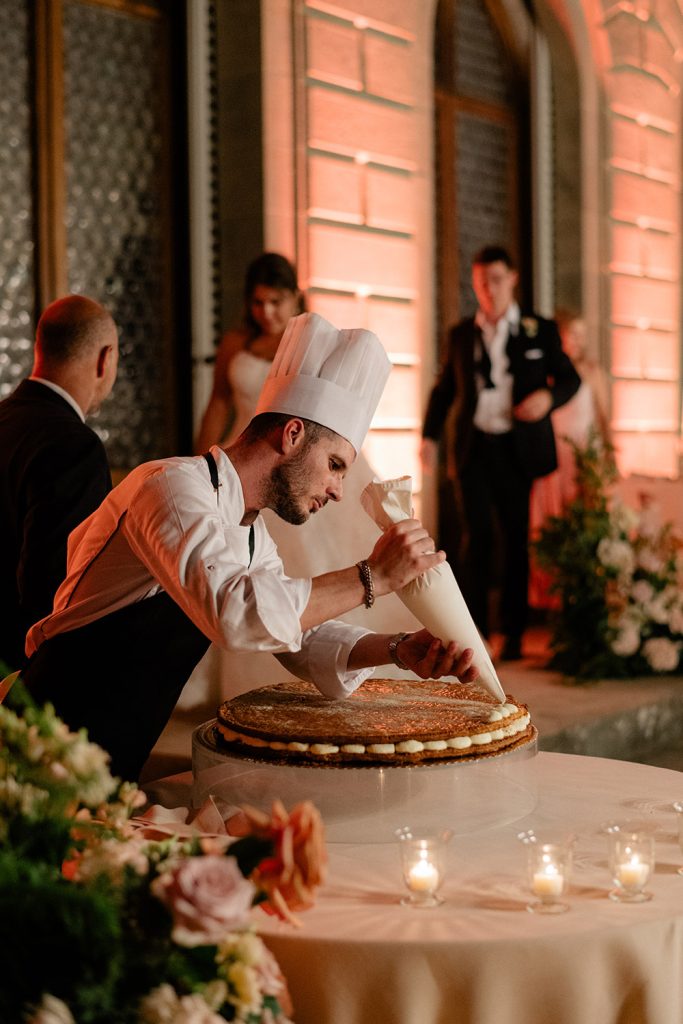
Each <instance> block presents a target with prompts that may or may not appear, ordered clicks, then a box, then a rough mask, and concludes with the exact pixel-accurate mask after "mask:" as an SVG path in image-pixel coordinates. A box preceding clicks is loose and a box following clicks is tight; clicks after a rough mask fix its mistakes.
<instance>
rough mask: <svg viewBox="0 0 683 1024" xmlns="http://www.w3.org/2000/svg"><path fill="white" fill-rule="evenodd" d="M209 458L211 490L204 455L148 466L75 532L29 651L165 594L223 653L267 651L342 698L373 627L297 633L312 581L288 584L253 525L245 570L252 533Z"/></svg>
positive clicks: (227, 470)
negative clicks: (356, 654) (352, 657)
mask: <svg viewBox="0 0 683 1024" xmlns="http://www.w3.org/2000/svg"><path fill="white" fill-rule="evenodd" d="M212 452H213V456H214V458H215V460H216V465H217V468H218V477H219V483H220V486H219V488H218V491H217V492H216V491H215V490H214V489H213V487H212V485H211V480H210V477H209V470H208V466H207V464H206V460H205V459H204V457H203V456H197V457H195V458H180V457H178V458H171V459H162V460H157V461H155V462H147V463H144V464H143V465H141V466H138V467H137V468H136V469H134V470H133V471H132V472H131V473H130V474H129V475H128V476H127V477H126V478H125V479H124V480H123V481H122V483H120V484H119V485H118V487H115V488H114V490H113V491H111V492H110V493H109V495H108V496H107V497H106V498H105V499H104V501H103V502H102V504H101V505H100V507H99V508H98V509H97V510H96V511H95V512H93V513H92V515H91V516H89V517H88V518H87V519H86V520H85V521H84V522H83V523H81V524H80V526H78V527H76V529H75V530H73V531H72V533H71V534H70V535H69V540H68V553H67V575H66V579H65V580H64V582H63V583H62V585H61V586H60V588H59V590H58V591H57V594H56V595H55V600H54V606H53V611H52V612H51V614H50V615H48V616H46V617H45V618H44V619H42V620H41V621H40V622H38V623H36V624H35V625H34V626H32V627H31V629H30V630H29V633H28V636H27V638H26V653H27V654H28V655H29V656H30V655H31V654H33V653H34V652H35V651H36V650H37V649H38V648H39V647H40V645H41V644H42V642H43V641H44V640H46V639H47V638H49V637H52V636H55V635H56V634H59V633H64V632H68V631H69V630H72V629H77V628H78V627H79V626H83V625H86V624H87V623H88V622H93V621H94V620H96V619H99V618H101V617H102V616H103V615H107V614H109V613H111V612H115V611H117V610H118V609H119V608H124V607H126V606H127V605H129V604H132V603H133V602H134V601H142V600H144V599H145V598H148V597H152V596H153V595H154V594H157V593H159V592H160V591H162V590H164V591H166V592H167V593H168V594H169V596H170V597H171V598H173V600H174V601H175V602H176V603H177V604H178V605H180V607H181V608H182V609H183V611H184V612H185V613H186V614H187V615H188V617H189V618H190V619H191V620H192V621H193V622H194V623H195V625H196V626H197V627H198V628H199V629H201V631H202V632H203V633H204V634H205V635H206V636H207V637H208V638H209V639H210V640H211V641H212V642H213V643H215V644H218V646H220V647H223V648H226V649H227V650H233V651H235V650H237V651H239V650H243V651H269V652H271V653H272V654H275V655H276V656H277V658H278V659H279V660H280V661H281V663H282V664H283V665H284V667H285V668H286V669H287V670H288V671H289V672H292V673H293V674H294V675H296V676H299V677H300V678H302V679H306V680H309V681H310V682H312V683H314V684H315V686H317V688H318V689H319V690H320V692H321V693H322V694H324V695H325V696H326V697H330V698H338V697H344V696H347V695H348V694H349V693H352V692H353V691H354V690H355V689H356V688H357V687H358V686H360V684H361V683H362V682H363V681H364V680H365V679H367V678H368V676H370V675H371V674H372V672H373V669H372V668H366V669H362V670H359V671H356V672H348V671H347V668H346V666H347V664H348V657H349V653H350V651H351V649H352V648H353V647H354V645H355V644H356V643H357V641H358V640H359V639H360V638H361V637H362V636H365V635H366V634H367V633H369V632H370V630H367V629H364V628H363V627H361V626H352V625H349V624H347V623H344V622H338V621H336V620H330V621H329V622H326V623H323V624H322V625H321V626H316V627H314V628H313V629H309V630H307V631H306V632H305V633H302V631H301V624H300V617H301V614H302V613H303V611H304V609H305V607H306V605H307V603H308V599H309V596H310V592H311V581H310V579H298V580H297V579H290V578H289V577H287V576H285V574H284V570H283V567H282V562H281V560H280V557H279V555H278V553H277V549H276V547H275V543H274V541H273V540H272V538H271V536H270V534H269V533H268V530H267V529H266V526H265V524H264V522H263V520H262V519H261V517H260V516H259V517H257V519H256V521H255V522H254V554H253V558H252V560H251V564H250V563H249V527H248V526H240V525H239V523H240V521H241V519H242V517H243V515H244V510H245V505H244V496H243V493H242V485H241V482H240V479H239V476H238V474H237V472H236V470H235V468H234V466H233V465H232V463H231V461H230V459H229V458H228V456H227V455H226V454H225V452H224V451H223V449H222V448H219V447H217V446H216V447H213V448H212ZM122 640H125V638H122ZM102 653H103V657H107V656H113V655H114V652H106V651H104V652H102ZM131 653H134V652H131ZM96 671H97V669H96V666H93V672H94V673H95V674H96Z"/></svg>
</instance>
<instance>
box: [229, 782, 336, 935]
mask: <svg viewBox="0 0 683 1024" xmlns="http://www.w3.org/2000/svg"><path fill="white" fill-rule="evenodd" d="M243 811H244V814H245V816H246V818H247V821H248V822H249V827H250V831H251V832H252V833H253V834H254V835H257V836H259V837H261V838H263V839H270V840H271V841H272V842H273V844H274V851H273V855H272V856H271V857H267V858H266V859H265V860H263V861H261V863H260V864H259V865H258V867H257V868H256V869H255V870H254V872H253V873H252V875H251V879H252V881H253V882H254V885H255V886H256V887H257V888H258V889H260V890H261V891H262V892H264V893H265V894H266V901H265V902H264V903H261V904H260V905H261V906H262V907H263V909H264V910H265V911H266V913H268V914H274V915H276V916H277V917H279V918H281V919H282V920H284V921H289V922H290V924H294V925H299V921H298V920H297V919H296V917H294V915H293V913H292V911H294V910H306V909H307V908H308V907H312V906H313V902H314V899H313V896H314V893H315V890H316V889H317V887H318V886H319V885H320V884H321V883H322V882H323V880H324V874H325V866H326V864H327V851H326V849H325V834H324V826H323V823H322V819H321V817H320V814H319V813H318V811H317V809H316V808H315V807H314V806H313V804H312V803H310V801H308V800H306V801H304V802H303V803H300V804H297V805H296V807H293V808H292V810H291V811H290V813H289V814H288V813H287V811H286V810H285V808H284V806H283V805H282V803H281V802H280V801H279V800H276V801H275V802H274V803H273V807H272V811H271V816H270V818H269V817H268V815H267V814H264V813H263V812H262V811H257V810H256V809H255V808H254V807H244V808H243Z"/></svg>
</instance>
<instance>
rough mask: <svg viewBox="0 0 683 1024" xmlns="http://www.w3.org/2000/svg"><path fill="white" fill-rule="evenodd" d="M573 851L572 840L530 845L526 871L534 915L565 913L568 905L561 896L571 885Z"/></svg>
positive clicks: (535, 842) (529, 905) (528, 846)
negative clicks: (532, 896) (570, 841)
mask: <svg viewBox="0 0 683 1024" xmlns="http://www.w3.org/2000/svg"><path fill="white" fill-rule="evenodd" d="M571 860H572V850H571V845H570V844H569V843H542V842H539V841H531V842H528V844H527V872H528V879H529V888H530V889H531V892H532V893H533V895H534V897H535V899H533V900H531V902H530V903H527V907H526V909H527V910H528V911H529V912H530V913H532V914H563V913H564V912H565V911H566V910H569V904H568V903H564V902H563V901H562V900H560V899H559V898H558V897H560V896H563V895H564V894H565V893H566V891H567V889H568V887H569V876H570V874H571Z"/></svg>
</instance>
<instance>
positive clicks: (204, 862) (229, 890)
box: [151, 855, 255, 946]
mask: <svg viewBox="0 0 683 1024" xmlns="http://www.w3.org/2000/svg"><path fill="white" fill-rule="evenodd" d="M151 889H152V892H153V893H154V895H155V896H157V897H158V898H159V899H160V900H161V901H162V902H163V903H165V904H166V906H167V907H168V908H169V910H170V911H171V914H172V915H173V932H172V937H173V940H174V941H175V942H177V943H178V944H179V945H181V946H207V945H213V944H218V943H219V942H220V941H221V939H222V938H223V937H224V936H225V934H226V933H227V932H230V931H233V930H234V929H235V928H240V927H242V926H243V925H245V924H246V922H247V915H248V913H249V910H250V908H251V904H252V900H253V896H254V891H255V890H254V886H253V885H252V884H251V882H247V881H246V879H245V878H243V877H242V874H241V872H240V869H239V868H238V866H237V862H236V861H235V858H234V857H223V856H219V855H209V856H202V857H187V858H184V859H183V860H180V861H179V862H178V863H177V864H175V865H173V867H172V868H171V870H169V871H167V872H165V873H164V874H163V875H160V876H159V878H156V879H155V880H154V881H153V882H152V886H151Z"/></svg>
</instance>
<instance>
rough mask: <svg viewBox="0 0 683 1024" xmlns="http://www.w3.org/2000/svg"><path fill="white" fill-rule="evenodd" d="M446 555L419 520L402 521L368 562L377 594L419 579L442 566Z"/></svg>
mask: <svg viewBox="0 0 683 1024" xmlns="http://www.w3.org/2000/svg"><path fill="white" fill-rule="evenodd" d="M445 559H446V553H445V551H437V550H436V544H435V543H434V541H433V540H432V538H431V537H430V536H429V534H428V533H427V531H426V530H425V528H424V526H423V525H422V523H421V522H419V520H417V519H402V520H401V522H400V523H395V524H394V526H390V527H389V529H388V530H385V532H384V533H383V534H382V536H381V537H380V538H379V540H378V541H377V543H376V544H375V546H374V548H373V550H372V554H371V555H370V556H369V558H368V559H367V561H368V565H369V566H370V569H371V571H372V580H373V584H374V588H375V594H376V595H377V596H378V597H379V596H381V595H382V594H390V593H392V592H393V591H395V590H400V589H401V587H405V586H406V584H408V583H410V582H411V581H412V580H414V579H415V578H416V577H417V576H421V575H422V573H424V572H427V571H428V570H429V569H433V568H434V566H436V565H440V564H441V563H442V562H444V561H445Z"/></svg>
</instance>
